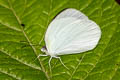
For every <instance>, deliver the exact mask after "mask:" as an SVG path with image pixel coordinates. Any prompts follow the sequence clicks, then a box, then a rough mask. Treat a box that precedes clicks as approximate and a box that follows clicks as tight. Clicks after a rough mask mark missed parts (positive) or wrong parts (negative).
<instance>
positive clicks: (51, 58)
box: [49, 57, 52, 73]
mask: <svg viewBox="0 0 120 80" xmlns="http://www.w3.org/2000/svg"><path fill="white" fill-rule="evenodd" d="M51 60H52V57H50V59H49V67H50V73H52V72H51V71H52V69H51V65H50V62H51Z"/></svg>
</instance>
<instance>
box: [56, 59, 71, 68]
mask: <svg viewBox="0 0 120 80" xmlns="http://www.w3.org/2000/svg"><path fill="white" fill-rule="evenodd" d="M58 58H59V60H60V62H61V63H62V65H63V66H64V67H65V68H66V69H68V70H69V68H68V67H67V66H65V64H64V63H63V61H62V60H61V58H60V57H58Z"/></svg>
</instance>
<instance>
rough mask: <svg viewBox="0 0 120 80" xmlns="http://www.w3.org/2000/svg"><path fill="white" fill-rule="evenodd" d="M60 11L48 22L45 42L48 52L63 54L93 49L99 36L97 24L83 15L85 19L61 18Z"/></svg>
mask: <svg viewBox="0 0 120 80" xmlns="http://www.w3.org/2000/svg"><path fill="white" fill-rule="evenodd" d="M62 13H63V12H62ZM62 13H61V14H60V16H59V15H58V16H57V17H56V18H55V20H53V21H52V23H50V25H49V27H48V29H47V32H46V35H45V43H46V47H47V50H48V53H49V54H50V55H64V54H71V53H72V54H73V53H80V52H84V51H88V50H91V49H93V48H94V47H95V46H96V45H97V43H98V41H99V39H100V36H101V31H100V28H99V26H98V25H97V24H96V23H95V22H93V21H91V20H88V19H87V18H85V17H84V18H85V19H83V18H77V16H75V17H71V16H70V17H63V18H62V16H63V15H62ZM66 14H67V13H66ZM73 14H74V13H73ZM79 15H80V14H79ZM79 15H78V16H79ZM83 16H85V15H83Z"/></svg>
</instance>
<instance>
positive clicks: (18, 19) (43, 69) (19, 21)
mask: <svg viewBox="0 0 120 80" xmlns="http://www.w3.org/2000/svg"><path fill="white" fill-rule="evenodd" d="M8 3H9V5H10V10H11V11H12V12H13V14H14V16H15V17H16V19H17V21H18V23H19V25H21V23H22V22H21V20H20V18H19V17H18V16H17V14H16V12H15V11H14V9H13V8H12V5H11V2H10V1H9V0H8ZM20 27H21V30H22V32H23V34H24V36H25V38H26V39H27V41H28V43H29V45H30V46H31V47H32V49H33V51H34V53H35V54H36V56H37V51H36V49H35V47H34V46H32V43H31V41H30V40H29V38H28V37H27V35H26V33H25V31H24V29H23V27H22V26H20ZM37 59H38V58H37ZM38 60H39V63H40V65H41V68H42V71H43V72H44V73H45V75H46V77H47V79H48V80H50V78H49V75H48V73H47V72H46V71H45V68H44V66H43V64H42V62H41V60H40V59H38Z"/></svg>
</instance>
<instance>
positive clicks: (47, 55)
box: [33, 54, 48, 62]
mask: <svg viewBox="0 0 120 80" xmlns="http://www.w3.org/2000/svg"><path fill="white" fill-rule="evenodd" d="M40 56H48V55H46V54H45V55H44V54H42V55H41V54H39V55H38V56H37V58H36V59H35V60H37V59H38V58H39V57H40ZM35 60H33V62H34V61H35Z"/></svg>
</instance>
